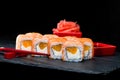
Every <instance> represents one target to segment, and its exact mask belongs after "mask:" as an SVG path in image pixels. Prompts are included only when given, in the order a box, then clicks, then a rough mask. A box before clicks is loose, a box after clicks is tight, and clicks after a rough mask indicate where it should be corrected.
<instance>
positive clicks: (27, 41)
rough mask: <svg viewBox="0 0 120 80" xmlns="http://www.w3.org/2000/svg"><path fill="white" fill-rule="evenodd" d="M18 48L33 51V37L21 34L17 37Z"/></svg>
mask: <svg viewBox="0 0 120 80" xmlns="http://www.w3.org/2000/svg"><path fill="white" fill-rule="evenodd" d="M16 49H20V50H27V51H32V37H30V36H26V35H24V34H19V35H18V36H17V38H16Z"/></svg>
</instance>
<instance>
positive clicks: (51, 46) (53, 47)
mask: <svg viewBox="0 0 120 80" xmlns="http://www.w3.org/2000/svg"><path fill="white" fill-rule="evenodd" d="M65 41H66V39H65V38H63V37H58V38H52V39H50V40H49V43H48V53H49V55H50V56H49V58H51V59H62V50H63V43H64V42H65Z"/></svg>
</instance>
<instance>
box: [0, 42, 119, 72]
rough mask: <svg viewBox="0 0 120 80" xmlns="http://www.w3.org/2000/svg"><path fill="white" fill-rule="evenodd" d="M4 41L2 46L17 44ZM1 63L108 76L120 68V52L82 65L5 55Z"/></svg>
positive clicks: (95, 58) (0, 60) (96, 58)
mask: <svg viewBox="0 0 120 80" xmlns="http://www.w3.org/2000/svg"><path fill="white" fill-rule="evenodd" d="M4 42H6V41H3V42H2V43H0V46H4V47H12V48H14V47H15V46H14V45H15V44H14V43H13V42H6V43H4ZM0 62H7V63H13V64H21V65H27V66H34V67H41V68H48V69H55V70H63V71H70V72H76V73H86V74H108V73H110V72H112V71H114V70H117V69H119V68H120V52H116V53H115V56H106V57H94V59H92V60H86V61H83V62H80V63H73V62H63V61H61V60H51V59H48V58H45V57H44V58H43V57H42V58H39V57H21V58H14V59H4V57H3V55H2V54H1V55H0Z"/></svg>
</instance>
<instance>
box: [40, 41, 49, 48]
mask: <svg viewBox="0 0 120 80" xmlns="http://www.w3.org/2000/svg"><path fill="white" fill-rule="evenodd" d="M47 45H48V44H47V43H44V42H41V43H40V44H39V47H40V49H44V48H45V47H47Z"/></svg>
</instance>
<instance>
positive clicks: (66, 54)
mask: <svg viewBox="0 0 120 80" xmlns="http://www.w3.org/2000/svg"><path fill="white" fill-rule="evenodd" d="M63 47H64V48H63V55H62V60H63V61H70V62H81V61H82V60H83V58H84V54H83V44H82V43H81V42H80V41H79V40H78V39H77V38H74V39H70V40H67V41H66V42H65V43H64V44H63Z"/></svg>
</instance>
